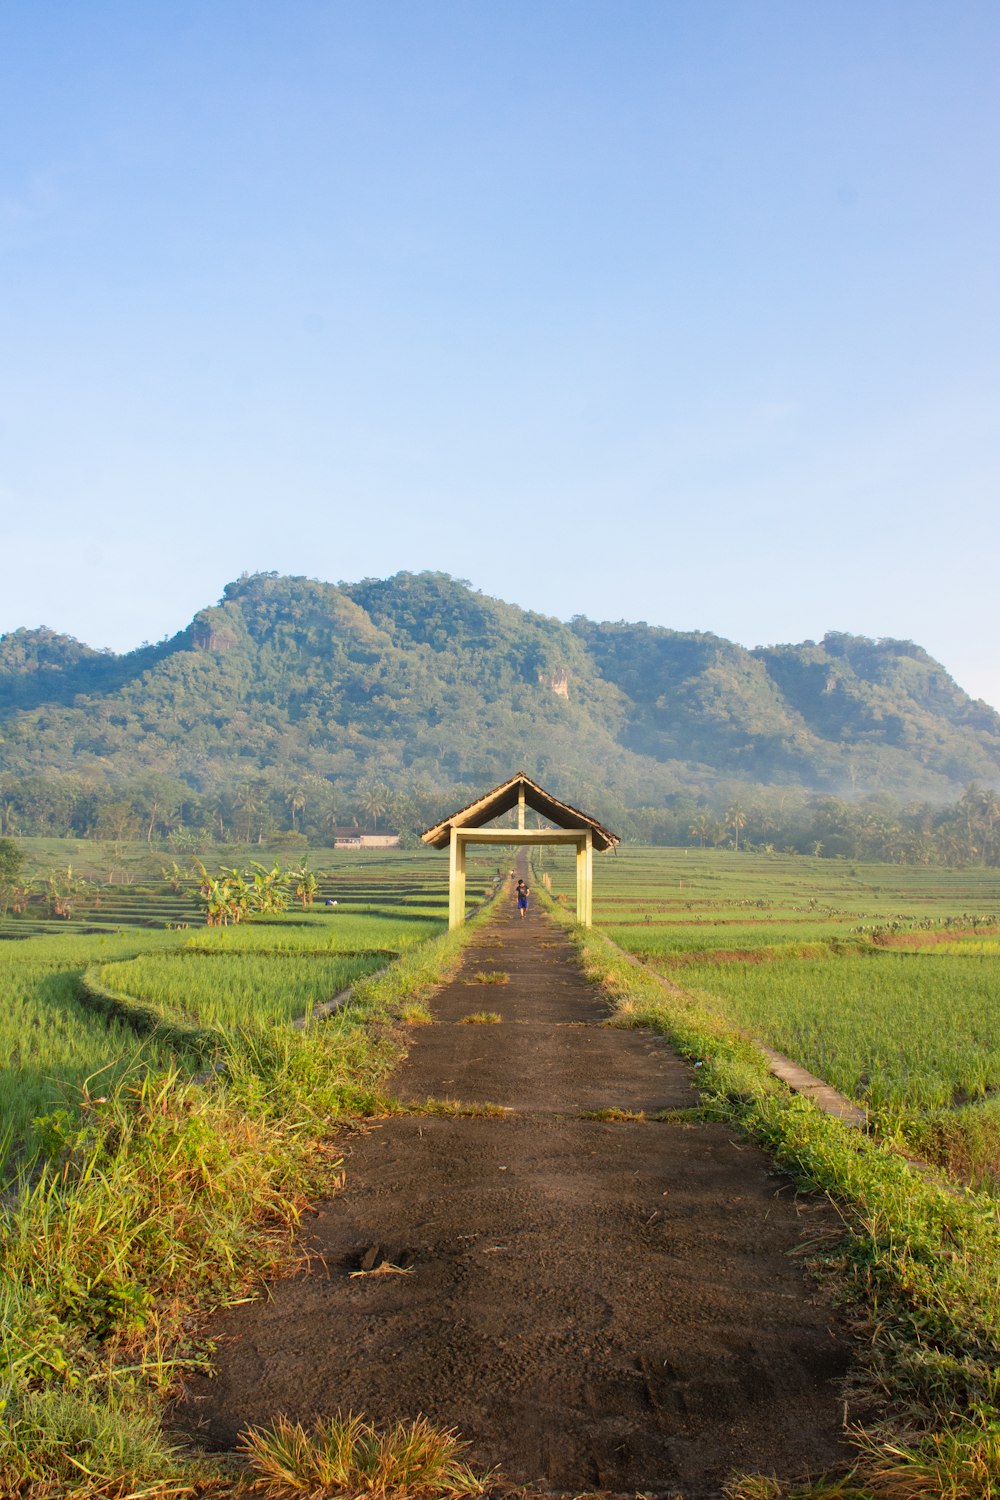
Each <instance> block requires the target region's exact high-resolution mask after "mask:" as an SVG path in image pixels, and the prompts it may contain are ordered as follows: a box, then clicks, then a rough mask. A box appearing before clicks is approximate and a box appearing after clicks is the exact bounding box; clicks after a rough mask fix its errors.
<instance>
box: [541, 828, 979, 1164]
mask: <svg viewBox="0 0 1000 1500" xmlns="http://www.w3.org/2000/svg"><path fill="white" fill-rule="evenodd" d="M548 866H549V870H550V872H551V873H552V874H553V889H554V891H556V892H559V891H562V892H564V893H566V894H569V893H570V891H571V879H572V872H571V870H570V868H569V866H568V863H564V864H559V863H558V861H556V860H552V859H549V861H548ZM594 920H595V925H597V926H599V927H600V928H601V929H602V930H603V931H604V932H605V933H606V934H607V936H608V937H610V938H611V939H612V941H614V942H615V943H617V944H618V945H619V946H620V947H622V948H624V949H625V950H626V951H627V952H630V953H633V954H635V955H636V956H637V957H638V958H641V959H642V960H643V962H645V963H646V964H648V965H649V966H650V967H651V968H653V969H655V970H656V971H657V972H658V973H660V974H662V975H664V976H665V977H667V978H669V979H670V980H671V981H672V982H673V983H674V984H676V985H678V986H680V987H681V989H683V990H684V991H687V992H689V993H693V994H695V995H697V997H698V999H699V1000H700V1001H701V1002H702V1003H704V1004H705V1005H707V1006H708V1007H710V1008H711V1009H713V1010H714V1011H716V1013H718V1014H719V1015H721V1016H723V1017H724V1018H726V1019H727V1020H728V1021H730V1022H731V1023H733V1024H734V1025H736V1026H738V1027H739V1028H740V1029H741V1030H743V1031H744V1032H746V1033H748V1034H750V1035H752V1036H754V1037H756V1038H758V1039H759V1040H761V1041H764V1042H766V1043H768V1044H769V1045H770V1046H772V1047H775V1048H777V1049H778V1050H779V1051H781V1052H784V1053H785V1054H786V1055H787V1056H789V1057H791V1058H792V1059H793V1060H794V1061H795V1062H798V1063H801V1064H802V1065H803V1066H805V1067H806V1068H808V1069H809V1070H810V1071H811V1072H813V1073H815V1074H817V1075H818V1076H819V1077H821V1078H824V1079H825V1080H826V1081H827V1082H829V1083H831V1084H833V1085H834V1087H836V1088H838V1089H839V1090H840V1091H841V1092H843V1093H845V1094H847V1095H848V1096H849V1097H851V1098H853V1099H854V1100H856V1101H857V1102H858V1103H859V1104H862V1105H864V1106H865V1107H866V1108H867V1109H868V1110H869V1111H870V1112H871V1113H872V1116H873V1123H874V1124H875V1125H877V1126H878V1127H879V1128H880V1129H883V1130H886V1131H889V1132H895V1131H902V1132H903V1134H904V1136H906V1137H908V1139H909V1140H910V1141H911V1143H912V1144H913V1145H914V1146H915V1147H917V1148H919V1149H922V1150H925V1151H928V1152H929V1153H930V1154H932V1155H935V1156H936V1158H937V1159H939V1160H940V1161H941V1164H942V1165H946V1166H949V1167H952V1168H955V1169H956V1170H959V1171H960V1172H961V1173H962V1175H965V1176H971V1177H972V1178H973V1179H974V1180H976V1181H980V1182H982V1181H985V1182H988V1183H990V1184H995V1185H997V1186H998V1187H1000V1101H998V1103H997V1105H995V1104H994V1096H995V1095H997V1094H1000V872H997V871H996V870H992V869H969V868H965V869H961V870H944V869H932V868H915V867H912V866H897V865H882V864H879V865H866V864H858V863H850V862H848V861H843V860H821V859H809V858H802V857H799V856H783V855H770V856H769V855H757V854H754V855H746V854H739V855H737V854H735V853H734V852H730V851H720V850H709V849H704V850H693V849H692V850H687V851H685V850H682V849H649V848H646V849H629V850H627V851H626V852H624V853H622V854H619V855H618V857H617V858H612V859H602V860H595V899H594ZM942 1120H943V1121H944V1125H942ZM994 1121H995V1124H994ZM945 1138H946V1144H945V1145H943V1146H942V1145H940V1142H941V1141H942V1140H944V1139H945ZM935 1142H938V1143H939V1144H938V1145H935Z"/></svg>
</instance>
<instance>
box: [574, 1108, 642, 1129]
mask: <svg viewBox="0 0 1000 1500" xmlns="http://www.w3.org/2000/svg"><path fill="white" fill-rule="evenodd" d="M580 1119H581V1120H612V1121H614V1122H615V1123H618V1122H619V1121H630V1122H632V1123H634V1122H635V1121H637V1120H638V1121H640V1122H641V1123H643V1124H645V1120H646V1116H645V1114H644V1113H643V1112H642V1110H641V1109H640V1110H634V1109H619V1108H618V1107H617V1105H612V1106H611V1107H610V1108H608V1109H585V1110H584V1111H583V1112H582V1113H581V1115H580Z"/></svg>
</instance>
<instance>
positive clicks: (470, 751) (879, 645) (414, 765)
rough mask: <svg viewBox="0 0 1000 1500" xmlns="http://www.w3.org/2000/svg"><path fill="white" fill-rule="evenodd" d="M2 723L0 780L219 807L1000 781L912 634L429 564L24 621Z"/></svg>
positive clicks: (937, 791) (924, 791) (928, 792)
mask: <svg viewBox="0 0 1000 1500" xmlns="http://www.w3.org/2000/svg"><path fill="white" fill-rule="evenodd" d="M0 736H2V740H0V775H2V777H3V779H4V780H3V788H2V790H4V791H5V794H6V795H8V796H10V795H13V794H14V793H17V794H18V795H21V794H22V793H23V788H24V787H25V786H26V785H29V784H30V786H31V787H32V788H34V792H35V794H37V795H38V796H41V795H42V791H43V790H44V789H47V790H46V795H49V796H52V795H55V793H54V791H53V788H54V787H56V786H58V785H59V784H60V783H61V781H64V780H65V778H72V780H73V788H74V795H76V796H79V795H80V788H81V787H91V788H94V789H100V788H102V787H103V788H107V787H108V786H117V787H131V786H133V785H136V784H139V783H141V784H143V785H144V786H147V787H149V786H153V787H154V788H155V786H156V785H157V779H159V782H158V784H159V787H160V793H159V795H160V799H161V801H162V804H163V805H164V806H166V804H167V802H169V801H170V800H171V799H173V800H174V801H182V800H183V799H184V798H185V797H189V798H201V799H203V800H204V799H208V801H212V802H213V803H214V804H217V806H216V809H215V813H214V814H213V816H215V815H216V814H217V820H219V821H221V822H225V820H226V819H227V818H233V817H235V813H234V812H233V805H234V799H235V797H236V789H237V788H238V787H239V786H248V785H249V786H253V785H257V786H263V787H265V788H269V789H270V791H271V792H273V791H274V789H275V788H276V787H279V786H280V787H283V788H286V789H289V788H290V789H291V790H290V791H288V797H289V799H291V797H292V796H293V795H294V792H295V789H296V787H298V788H300V793H299V795H300V800H302V799H304V798H308V800H309V806H310V807H311V808H312V807H314V806H315V804H316V801H317V798H318V797H319V796H320V792H321V789H323V790H324V795H326V794H327V793H329V795H330V796H331V797H335V800H337V801H338V803H339V805H340V807H341V810H342V811H343V809H344V808H345V807H346V806H347V804H348V803H349V802H350V801H351V799H352V798H353V799H354V803H353V805H356V804H357V802H358V799H359V798H360V796H361V795H362V789H363V788H365V787H369V788H370V787H371V786H372V785H373V784H376V783H377V784H383V785H384V786H385V787H386V788H388V789H389V790H392V791H397V792H400V791H403V790H405V791H406V792H407V794H408V795H410V796H411V797H412V798H413V799H415V801H416V802H417V803H418V804H420V806H423V805H424V804H426V805H427V806H429V807H430V808H431V810H432V811H433V810H434V808H435V807H437V806H440V802H441V800H442V799H446V798H447V797H448V796H450V795H456V796H459V797H460V796H461V794H462V792H463V790H465V789H470V788H471V789H476V788H480V787H482V786H485V785H489V784H490V783H492V782H494V781H498V780H501V779H502V778H504V777H505V776H507V775H508V774H509V773H510V772H511V770H513V769H517V768H522V767H523V768H524V769H525V770H526V771H528V773H529V774H530V775H532V776H535V777H537V778H538V779H539V780H540V781H542V782H543V783H544V784H549V785H551V786H552V788H553V790H554V791H556V792H562V793H563V794H564V795H567V796H569V797H570V799H571V800H577V801H581V802H584V803H586V804H587V805H589V806H592V807H593V808H594V810H595V811H596V812H598V813H600V812H601V811H602V809H603V810H605V811H608V812H611V811H613V810H614V809H615V808H621V807H625V806H640V805H641V806H655V805H662V804H663V803H664V802H665V801H666V800H668V799H670V798H671V797H672V796H676V795H677V794H679V793H684V794H687V793H695V792H698V791H701V790H705V789H710V788H712V787H718V786H720V785H721V784H725V783H731V782H735V783H739V784H743V785H745V784H749V783H753V784H762V785H778V784H780V785H786V786H800V787H807V788H810V789H814V790H820V791H825V792H830V793H835V794H851V793H852V792H854V793H857V794H862V793H865V794H869V793H871V792H874V791H879V790H884V791H887V792H892V793H894V794H896V795H906V796H909V795H913V796H920V797H926V798H930V799H936V800H942V801H943V800H945V799H947V798H949V797H953V796H954V795H955V794H956V792H957V791H959V790H960V789H961V788H962V787H963V786H964V785H965V784H966V783H968V782H969V781H971V780H974V779H978V780H980V781H982V782H985V783H987V784H989V785H995V784H998V783H1000V716H998V715H997V714H996V713H995V712H994V711H993V710H992V709H991V708H989V707H987V705H985V704H983V703H976V702H973V701H972V700H971V699H970V698H968V697H967V695H966V694H965V693H963V692H962V691H961V689H960V688H959V687H957V686H956V684H955V683H954V682H953V681H952V679H951V678H950V677H949V675H948V673H947V671H946V670H945V669H944V667H942V666H941V665H940V664H939V663H937V662H935V661H934V660H932V658H931V657H929V656H928V655H927V653H926V652H925V651H923V650H922V649H921V648H920V647H919V646H915V645H914V644H913V643H912V642H909V641H893V640H881V641H871V640H867V639H865V638H862V637H856V636H849V635H842V634H835V633H834V634H830V635H828V636H826V637H825V639H824V640H823V641H821V642H819V643H818V644H817V643H814V642H811V641H810V642H805V643H803V644H800V645H784V646H769V647H761V648H759V649H757V650H752V651H751V650H746V649H745V648H744V647H742V646H738V645H735V644H733V643H732V642H730V641H726V640H723V639H721V638H720V637H718V636H714V635H711V634H702V633H684V632H678V631H672V630H665V629H659V628H653V627H650V626H647V625H644V624H626V623H624V622H622V623H617V624H610V623H603V624H597V623H595V622H593V621H591V620H587V619H575V620H573V621H572V622H571V623H569V624H565V623H562V622H560V621H558V620H554V619H550V618H548V617H546V616H544V615H539V614H535V613H532V612H530V611H525V610H522V609H520V608H518V607H516V606H514V605H511V604H506V603H504V602H503V601H501V600H497V599H491V598H489V597H487V596H485V595H483V594H480V593H477V592H475V591H474V590H472V589H470V588H469V587H467V586H466V585H465V584H464V583H461V582H459V581H457V580H455V579H453V578H450V577H448V576H447V575H445V574H440V573H420V574H410V573H400V574H398V575H396V576H395V577H394V578H390V579H385V580H383V579H365V580H363V581H362V582H361V583H357V584H339V585H333V584H327V583H319V582H315V581H313V580H309V579H304V578H285V577H278V576H277V575H273V574H256V575H253V576H245V577H243V578H241V579H239V580H238V581H237V582H235V583H232V584H230V585H229V586H228V587H227V588H226V590H225V592H224V596H223V598H222V600H221V602H220V603H219V605H218V606H214V607H211V608H207V609H204V610H202V611H200V612H199V613H198V614H197V615H196V616H195V618H194V620H193V621H192V622H191V624H190V625H189V626H188V627H187V628H186V629H184V630H182V631H180V632H179V633H178V634H177V635H176V636H174V637H173V638H172V639H170V640H168V641H164V642H162V643H160V644H159V645H156V646H144V647H142V648H141V649H139V650H138V651H134V652H131V653H128V654H126V655H122V656H118V655H115V654H114V653H111V652H99V651H93V650H91V649H90V648H88V647H86V646H83V645H81V644H80V643H79V642H77V641H74V640H73V639H72V638H70V637H68V636H64V635H58V634H56V633H55V632H53V631H51V630H18V631H14V632H13V633H12V634H10V635H7V636H4V637H3V638H0ZM19 789H20V790H19ZM105 795H106V794H105ZM227 798H228V799H229V804H226V799H227ZM155 800H156V798H155V796H154V801H155ZM250 800H252V794H251V793H247V792H244V801H247V802H248V801H250ZM227 806H228V810H227ZM204 815H205V816H206V817H208V816H209V815H208V814H207V813H206V814H204ZM330 816H331V818H332V816H333V813H332V812H331V815H330ZM251 821H252V820H251V819H250V817H249V814H248V818H247V826H248V828H249V826H250V823H251ZM293 822H294V816H293Z"/></svg>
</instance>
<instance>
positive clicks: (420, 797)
mask: <svg viewBox="0 0 1000 1500" xmlns="http://www.w3.org/2000/svg"><path fill="white" fill-rule="evenodd" d="M469 796H470V791H469V788H468V787H467V786H464V785H462V784H455V785H452V786H447V787H440V788H432V787H429V786H426V785H419V784H418V785H415V786H413V785H411V786H406V787H396V788H393V787H390V786H388V785H387V784H386V783H385V782H382V781H379V780H366V781H363V782H357V783H354V784H346V783H345V784H337V783H332V782H329V781H325V780H323V779H322V778H319V777H308V776H306V777H303V778H301V779H300V780H295V781H289V780H287V779H282V778H280V777H279V776H278V775H277V773H275V774H274V775H273V776H271V777H268V776H257V777H250V778H247V779H246V780H243V781H240V782H237V783H236V784H235V785H232V786H228V787H224V788H218V789H215V790H213V791H210V792H200V791H196V790H194V789H192V788H191V787H190V786H188V785H186V784H185V783H184V782H183V781H180V780H178V779H175V778H173V777H170V776H150V777H147V778H144V779H142V780H139V781H136V782H100V783H96V784H95V783H94V782H92V781H90V780H89V779H88V778H83V777H79V776H73V775H51V774H50V775H37V776H21V777H18V776H13V775H7V776H0V836H7V837H12V836H17V835H33V836H48V837H63V838H67V837H68V838H78V839H95V840H98V841H103V842H106V843H114V844H119V845H121V844H125V843H131V842H134V841H136V840H141V841H144V842H146V843H147V844H149V845H150V847H153V848H157V849H162V850H167V851H179V852H197V851H198V849H200V848H202V847H203V846H204V845H205V844H206V843H227V844H246V845H257V846H260V845H264V844H272V843H274V842H275V841H276V840H278V841H280V840H281V839H285V840H288V841H291V842H292V843H294V844H297V845H301V846H302V847H305V846H306V845H307V844H313V845H317V846H329V845H330V844H332V842H333V840H334V837H335V835H336V832H337V830H338V829H350V828H365V829H379V828H382V829H386V828H391V829H393V830H395V831H397V832H399V833H400V835H401V837H402V842H403V843H404V845H405V844H408V843H415V842H416V840H417V837H418V836H419V833H420V832H421V830H422V829H424V828H426V827H428V826H429V825H430V824H432V823H434V822H435V821H437V819H439V818H440V817H441V816H442V815H443V814H445V813H447V812H448V811H450V810H451V809H453V808H456V807H459V806H462V805H463V804H464V803H465V802H467V801H468V800H469ZM588 810H590V811H593V809H588ZM597 811H598V812H599V814H600V815H601V816H602V817H603V818H604V819H605V820H606V821H607V822H608V823H609V825H610V826H611V827H613V828H614V830H615V831H616V832H617V833H619V834H620V835H621V836H622V837H623V838H624V839H627V840H630V841H635V842H640V843H651V844H670V845H689V846H695V847H720V846H721V847H731V848H735V849H739V850H746V851H748V852H757V853H771V852H775V853H779V852H782V853H784V852H788V853H798V854H810V855H814V856H815V855H818V856H821V857H825V858H838V857H839V858H847V859H876V860H887V861H889V862H891V863H896V864H918V865H921V864H922V865H926V864H944V865H969V864H978V865H990V866H1000V793H998V792H997V791H994V790H992V789H989V788H985V787H981V786H979V785H977V784H972V785H970V786H969V787H968V788H967V789H966V790H965V792H964V793H963V794H962V796H961V797H959V798H958V799H957V801H955V802H953V803H950V804H947V805H942V804H936V803H931V802H926V801H908V802H903V801H900V800H898V799H895V798H893V797H891V796H890V795H889V794H888V793H878V794H875V795H872V796H868V797H862V798H858V799H853V800H852V799H846V798H843V797H835V796H830V795H827V794H823V793H817V792H810V791H807V790H805V789H803V788H801V787H791V788H780V787H754V786H749V785H747V784H745V783H729V784H728V785H723V786H720V787H715V788H713V789H712V791H711V793H706V794H705V795H703V796H694V795H686V794H678V795H676V796H669V797H667V798H666V799H665V803H664V805H661V806H659V807H638V808H628V807H625V806H623V805H621V804H617V805H615V804H611V805H608V804H605V805H604V806H602V807H601V808H600V809H598V810H597Z"/></svg>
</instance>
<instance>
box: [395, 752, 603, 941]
mask: <svg viewBox="0 0 1000 1500" xmlns="http://www.w3.org/2000/svg"><path fill="white" fill-rule="evenodd" d="M513 807H516V808H517V827H516V828H485V827H484V826H483V825H484V824H485V823H491V822H492V821H493V820H494V818H499V817H500V816H501V815H502V814H503V813H506V812H510V810H511V808H513ZM528 807H530V808H531V809H532V811H533V812H536V813H539V814H540V815H541V817H543V818H545V819H546V820H547V821H548V822H549V823H554V824H555V825H556V826H555V827H554V828H525V826H524V814H525V809H526V808H528ZM421 838H422V839H423V841H424V843H425V844H430V845H431V847H432V848H434V849H444V848H447V849H448V851H449V856H450V857H449V866H448V927H449V929H450V928H453V927H461V925H462V923H463V922H464V921H465V849H466V845H467V844H499V845H504V844H507V845H510V844H573V845H575V847H576V920H577V921H578V922H580V923H582V924H583V926H584V927H589V926H590V925H591V921H592V914H593V879H594V875H593V867H594V860H593V856H594V850H595V849H597V850H598V851H599V852H601V853H603V852H604V850H606V849H613V848H615V846H616V845H617V844H620V843H621V839H619V837H618V835H617V834H616V833H611V832H610V830H609V829H607V828H605V827H603V826H602V824H600V823H598V821H597V819H596V818H592V817H590V816H589V815H588V814H587V813H584V812H581V811H580V809H579V808H578V807H570V805H569V803H568V802H560V801H559V799H558V797H553V796H552V794H551V793H550V792H547V791H546V790H545V789H544V787H540V786H539V785H538V783H537V782H535V781H532V780H531V778H530V776H526V775H525V774H524V772H523V771H518V773H517V775H516V776H512V777H511V778H510V780H509V781H505V782H503V783H501V785H500V786H496V787H494V788H493V790H492V791H491V792H487V793H486V794H485V796H482V797H479V798H478V799H477V800H476V801H475V802H470V803H469V805H468V807H461V808H459V810H458V812H454V813H452V814H451V816H450V817H448V818H444V819H442V821H441V822H440V823H435V824H434V827H433V828H428V829H427V831H426V832H425V833H423V834H421Z"/></svg>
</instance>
